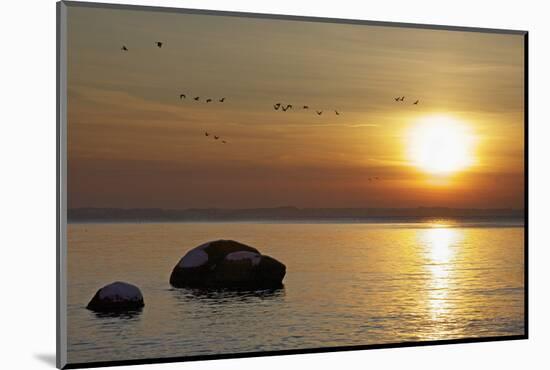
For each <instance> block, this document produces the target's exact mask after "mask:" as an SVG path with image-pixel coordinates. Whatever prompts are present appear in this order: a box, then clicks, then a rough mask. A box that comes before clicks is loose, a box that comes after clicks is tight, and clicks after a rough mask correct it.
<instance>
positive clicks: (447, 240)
mask: <svg viewBox="0 0 550 370" xmlns="http://www.w3.org/2000/svg"><path fill="white" fill-rule="evenodd" d="M420 237H421V239H422V245H424V246H425V248H426V250H425V261H426V269H427V270H428V272H429V273H430V275H431V279H430V280H429V286H428V289H427V292H428V297H427V304H428V307H427V308H428V311H429V314H430V316H431V319H432V320H434V321H438V322H441V324H445V322H444V321H445V319H446V317H448V315H449V314H450V313H451V310H452V309H453V307H452V298H453V297H452V296H451V295H452V293H451V291H452V288H453V274H454V268H453V265H454V263H453V260H454V258H455V255H456V252H457V248H458V246H459V245H460V239H461V233H460V231H459V230H457V229H454V228H450V227H447V225H440V224H438V225H432V227H431V228H429V229H425V230H422V233H421V236H420ZM442 330H443V327H442Z"/></svg>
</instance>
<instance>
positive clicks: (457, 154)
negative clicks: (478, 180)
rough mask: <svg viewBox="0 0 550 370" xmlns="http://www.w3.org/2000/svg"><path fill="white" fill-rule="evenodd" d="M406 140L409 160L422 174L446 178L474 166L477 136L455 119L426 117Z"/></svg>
mask: <svg viewBox="0 0 550 370" xmlns="http://www.w3.org/2000/svg"><path fill="white" fill-rule="evenodd" d="M407 139H408V147H409V148H408V149H409V151H408V156H409V160H410V161H411V162H412V163H413V164H414V165H415V166H416V167H418V168H420V169H421V170H423V171H426V172H429V173H432V174H438V175H446V174H451V173H455V172H458V171H460V170H463V169H465V168H466V167H468V166H470V165H471V164H472V163H473V146H474V137H473V135H472V134H471V133H470V130H469V127H468V126H467V125H466V124H464V123H462V122H460V121H458V120H456V119H454V118H451V117H447V116H431V117H425V118H423V119H421V120H420V121H418V123H416V124H415V125H414V126H413V127H412V128H411V130H410V132H409V136H408V138H407Z"/></svg>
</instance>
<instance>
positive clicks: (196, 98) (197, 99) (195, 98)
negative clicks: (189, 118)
mask: <svg viewBox="0 0 550 370" xmlns="http://www.w3.org/2000/svg"><path fill="white" fill-rule="evenodd" d="M200 98H201V97H200V96H195V97H194V98H193V99H194V100H195V101H199V99H200Z"/></svg>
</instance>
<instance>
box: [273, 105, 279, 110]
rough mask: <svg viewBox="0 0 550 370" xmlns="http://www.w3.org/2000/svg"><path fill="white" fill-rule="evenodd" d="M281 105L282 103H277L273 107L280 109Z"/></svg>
mask: <svg viewBox="0 0 550 370" xmlns="http://www.w3.org/2000/svg"><path fill="white" fill-rule="evenodd" d="M280 106H281V103H277V104H275V105H274V106H273V108H275V110H278V109H279V107H280Z"/></svg>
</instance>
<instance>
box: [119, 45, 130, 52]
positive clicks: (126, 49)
mask: <svg viewBox="0 0 550 370" xmlns="http://www.w3.org/2000/svg"><path fill="white" fill-rule="evenodd" d="M120 50H122V51H128V48H127V47H126V45H122V47H121V48H120Z"/></svg>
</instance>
